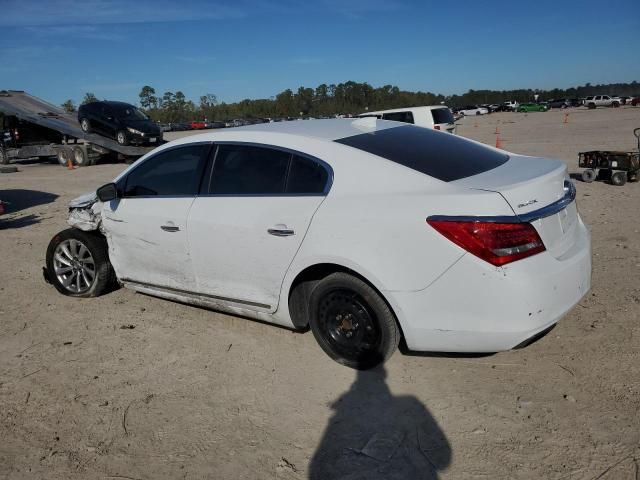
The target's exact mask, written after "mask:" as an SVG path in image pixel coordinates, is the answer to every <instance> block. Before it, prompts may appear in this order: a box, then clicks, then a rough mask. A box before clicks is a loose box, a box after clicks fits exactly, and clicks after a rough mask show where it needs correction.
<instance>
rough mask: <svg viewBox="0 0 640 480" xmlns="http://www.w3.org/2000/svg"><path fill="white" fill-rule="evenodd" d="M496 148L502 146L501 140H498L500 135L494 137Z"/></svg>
mask: <svg viewBox="0 0 640 480" xmlns="http://www.w3.org/2000/svg"><path fill="white" fill-rule="evenodd" d="M496 148H502V140H500V135H498V136H497V137H496Z"/></svg>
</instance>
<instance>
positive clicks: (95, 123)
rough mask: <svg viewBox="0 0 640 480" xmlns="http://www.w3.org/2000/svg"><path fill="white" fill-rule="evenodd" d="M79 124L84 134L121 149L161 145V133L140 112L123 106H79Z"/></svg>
mask: <svg viewBox="0 0 640 480" xmlns="http://www.w3.org/2000/svg"><path fill="white" fill-rule="evenodd" d="M78 121H79V122H80V128H82V131H83V132H85V133H91V132H96V133H99V134H101V135H104V136H105V137H110V138H113V139H114V140H115V141H117V142H118V143H119V144H120V145H130V144H131V145H156V144H159V143H162V131H161V130H160V127H159V126H158V125H156V124H155V123H154V122H153V120H151V119H150V118H149V117H148V116H147V115H146V114H145V113H144V112H143V111H141V110H140V109H139V108H137V107H134V106H133V105H130V104H128V103H124V102H110V101H102V102H91V103H86V104H84V105H80V108H78Z"/></svg>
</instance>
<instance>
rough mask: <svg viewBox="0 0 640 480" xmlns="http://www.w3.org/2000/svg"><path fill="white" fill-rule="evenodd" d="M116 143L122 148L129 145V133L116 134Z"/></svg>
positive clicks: (119, 132)
mask: <svg viewBox="0 0 640 480" xmlns="http://www.w3.org/2000/svg"><path fill="white" fill-rule="evenodd" d="M116 142H118V144H119V145H122V146H126V145H129V136H128V135H127V132H125V131H124V130H119V131H118V133H116Z"/></svg>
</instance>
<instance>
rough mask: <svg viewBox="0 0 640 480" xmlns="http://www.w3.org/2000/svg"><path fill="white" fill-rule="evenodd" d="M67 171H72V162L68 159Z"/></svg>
mask: <svg viewBox="0 0 640 480" xmlns="http://www.w3.org/2000/svg"><path fill="white" fill-rule="evenodd" d="M67 170H73V162H72V161H71V159H70V158H68V159H67Z"/></svg>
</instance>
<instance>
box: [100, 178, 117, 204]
mask: <svg viewBox="0 0 640 480" xmlns="http://www.w3.org/2000/svg"><path fill="white" fill-rule="evenodd" d="M96 195H97V196H98V199H99V200H100V201H101V202H109V201H111V200H115V199H116V198H118V187H116V184H115V183H107V184H106V185H103V186H101V187H100V188H99V189H98V190H96Z"/></svg>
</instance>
